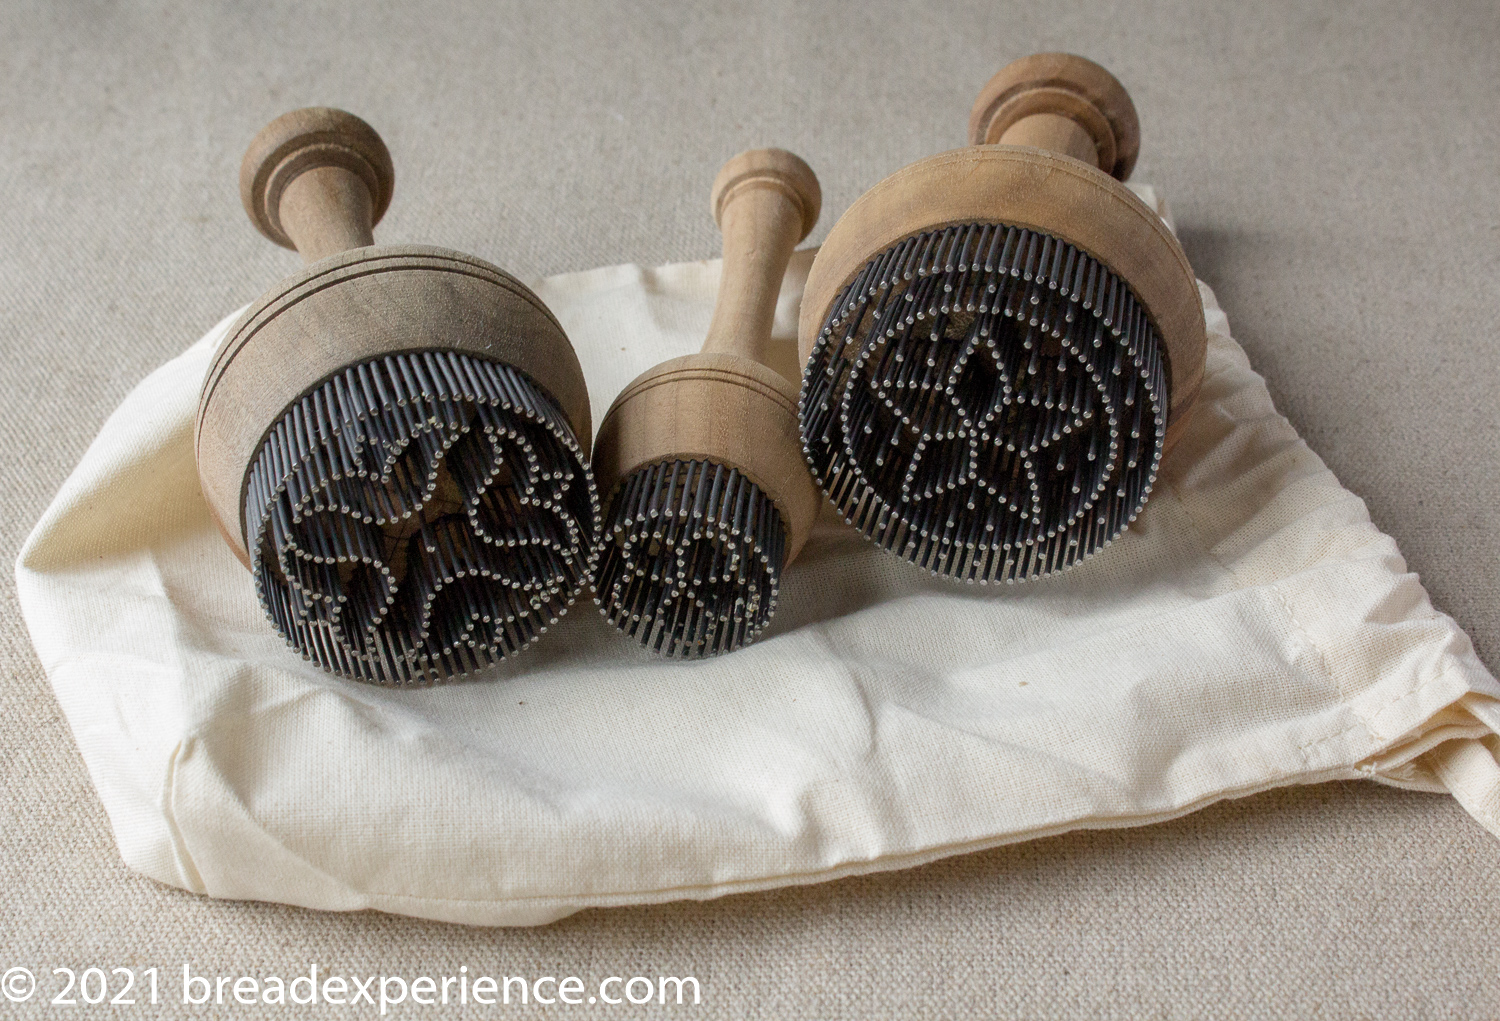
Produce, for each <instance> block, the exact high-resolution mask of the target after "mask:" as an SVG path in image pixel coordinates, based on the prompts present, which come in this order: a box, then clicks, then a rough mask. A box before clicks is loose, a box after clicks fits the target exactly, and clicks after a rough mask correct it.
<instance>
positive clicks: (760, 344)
mask: <svg viewBox="0 0 1500 1021" xmlns="http://www.w3.org/2000/svg"><path fill="white" fill-rule="evenodd" d="M821 203H822V194H821V192H820V190H819V188H818V179H817V177H816V176H815V175H814V174H813V172H812V169H811V168H809V167H808V165H807V164H806V163H804V162H803V161H802V160H801V159H799V158H798V157H796V156H794V155H792V154H791V153H789V152H787V151H786V150H784V149H754V150H751V151H749V152H743V153H740V154H739V155H738V156H736V157H734V159H732V160H730V161H729V162H728V163H726V164H725V165H724V168H723V169H722V170H720V171H719V177H718V180H716V181H715V182H714V189H713V208H714V218H715V219H716V220H717V221H718V223H719V228H720V229H721V230H722V231H723V232H724V271H723V276H722V277H721V278H720V281H719V295H718V298H717V300H716V301H715V302H714V315H713V319H712V320H711V321H710V323H709V326H708V337H707V338H706V339H705V340H704V342H703V351H704V353H706V354H737V355H742V356H744V357H746V358H753V359H754V360H756V361H757V362H760V363H762V364H764V363H765V360H766V358H767V356H768V354H769V351H768V347H769V344H770V340H771V325H772V323H773V322H774V320H775V318H776V299H777V296H778V295H779V294H780V293H781V279H782V277H783V276H785V275H786V267H787V263H788V262H789V261H790V260H791V257H792V250H793V249H795V248H796V247H797V242H799V241H801V240H802V239H803V238H804V237H806V236H807V233H808V231H810V230H812V227H813V224H815V223H816V222H817V220H818V211H819V206H820V205H821Z"/></svg>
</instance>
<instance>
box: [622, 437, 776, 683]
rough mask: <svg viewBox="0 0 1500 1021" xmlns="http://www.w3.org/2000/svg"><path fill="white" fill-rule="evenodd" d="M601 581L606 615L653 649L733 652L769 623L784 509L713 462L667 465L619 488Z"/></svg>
mask: <svg viewBox="0 0 1500 1021" xmlns="http://www.w3.org/2000/svg"><path fill="white" fill-rule="evenodd" d="M608 519H609V530H608V532H607V533H606V537H605V548H604V552H603V554H602V556H601V557H600V560H599V572H598V576H597V579H596V582H595V590H596V592H597V593H598V598H599V600H600V604H601V605H602V606H603V608H604V612H605V616H606V617H607V618H608V619H609V621H610V623H612V624H614V625H615V627H617V628H619V629H620V630H622V631H624V632H625V633H626V634H628V635H631V636H632V637H635V638H638V639H639V640H640V641H641V643H642V644H643V645H645V646H646V647H647V648H649V649H652V650H653V651H656V652H660V653H662V654H664V655H668V656H681V657H684V658H686V657H696V656H710V655H715V654H717V653H721V652H729V651H731V650H733V649H737V648H739V647H740V646H741V645H744V644H745V643H746V642H748V641H750V640H751V639H752V638H754V637H755V635H756V634H757V633H758V632H759V631H760V630H761V629H762V628H764V627H765V626H766V623H767V622H768V621H769V620H770V618H771V613H772V611H773V610H774V608H775V606H776V594H777V591H778V589H779V587H780V584H781V569H782V567H783V565H784V564H785V561H786V546H787V529H786V523H785V522H784V521H783V520H782V517H781V512H780V511H778V510H777V509H776V505H775V503H773V502H772V501H771V499H770V498H769V497H767V496H766V495H765V494H764V493H763V492H761V489H760V487H759V486H757V485H756V484H755V483H754V482H751V481H750V480H749V479H748V478H746V477H745V476H744V475H741V474H740V472H739V470H738V469H736V468H726V467H725V466H723V465H721V464H716V463H714V462H712V461H677V460H671V461H662V462H660V463H657V464H653V465H648V466H646V467H644V468H639V469H637V470H636V471H634V472H632V473H631V474H630V476H629V477H628V478H626V479H625V480H624V481H623V482H622V483H621V484H620V487H619V489H618V490H617V492H616V496H615V499H614V502H613V503H612V504H611V505H610V510H609V514H608Z"/></svg>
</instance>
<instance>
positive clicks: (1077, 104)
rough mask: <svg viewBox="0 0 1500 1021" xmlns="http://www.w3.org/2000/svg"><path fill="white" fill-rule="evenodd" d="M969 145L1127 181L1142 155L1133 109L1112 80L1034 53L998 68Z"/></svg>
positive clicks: (1057, 56) (982, 97) (972, 121)
mask: <svg viewBox="0 0 1500 1021" xmlns="http://www.w3.org/2000/svg"><path fill="white" fill-rule="evenodd" d="M969 144H970V145H996V144H998V145H1023V146H1030V147H1032V148H1035V149H1046V150H1048V151H1051V152H1056V153H1059V154H1061V155H1063V156H1071V157H1073V158H1074V159H1077V160H1082V161H1083V162H1084V163H1087V164H1088V165H1089V166H1092V167H1096V168H1098V169H1099V170H1102V171H1104V172H1105V173H1106V174H1109V175H1110V176H1112V177H1114V178H1116V179H1117V180H1121V181H1123V180H1125V179H1126V178H1127V177H1129V176H1130V171H1131V169H1132V168H1133V167H1134V166H1135V158H1136V155H1137V154H1138V153H1139V152H1140V148H1141V125H1140V120H1139V119H1138V118H1137V117H1136V113H1135V104H1134V103H1132V102H1131V101H1130V94H1129V93H1128V92H1126V91H1125V86H1123V85H1121V84H1120V82H1119V80H1118V79H1116V78H1115V76H1114V75H1112V74H1110V73H1109V72H1108V71H1106V70H1105V69H1104V68H1102V67H1100V66H1099V65H1098V64H1096V63H1094V62H1093V61H1092V60H1088V59H1086V58H1084V57H1078V56H1074V55H1073V54H1071V53H1036V54H1033V55H1031V56H1029V57H1022V58H1021V59H1020V60H1015V61H1012V62H1011V63H1009V64H1007V65H1005V67H1003V68H1001V69H1000V72H999V73H998V74H996V75H995V77H993V78H991V79H990V80H989V82H988V83H987V84H986V85H985V86H984V88H983V89H981V90H980V92H979V98H978V99H976V100H975V101H974V109H973V111H972V112H971V113H970V115H969Z"/></svg>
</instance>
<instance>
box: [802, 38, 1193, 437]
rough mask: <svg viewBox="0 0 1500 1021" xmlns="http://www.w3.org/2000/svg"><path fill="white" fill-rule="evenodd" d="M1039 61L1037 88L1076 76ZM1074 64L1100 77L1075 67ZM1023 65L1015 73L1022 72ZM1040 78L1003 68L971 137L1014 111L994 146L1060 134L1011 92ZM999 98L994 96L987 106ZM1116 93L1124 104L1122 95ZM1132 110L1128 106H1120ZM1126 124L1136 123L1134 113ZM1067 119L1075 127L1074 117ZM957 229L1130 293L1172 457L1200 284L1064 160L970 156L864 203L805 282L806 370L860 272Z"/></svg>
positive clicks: (979, 108) (1129, 206)
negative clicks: (1033, 245) (1153, 356)
mask: <svg viewBox="0 0 1500 1021" xmlns="http://www.w3.org/2000/svg"><path fill="white" fill-rule="evenodd" d="M1041 57H1042V58H1046V60H1044V61H1042V62H1041V66H1042V70H1044V71H1046V72H1047V75H1044V76H1042V80H1043V81H1044V82H1048V83H1055V82H1056V81H1057V80H1058V79H1057V76H1058V75H1059V74H1061V73H1062V71H1063V70H1066V69H1067V68H1068V67H1076V66H1079V65H1076V64H1072V63H1070V62H1069V61H1062V60H1060V59H1057V55H1054V54H1044V55H1041ZM1040 59H1041V58H1027V61H1038V60H1040ZM1070 60H1071V61H1075V62H1081V63H1082V64H1083V65H1087V66H1088V67H1090V68H1097V70H1098V71H1099V72H1100V73H1103V74H1105V75H1108V72H1105V71H1104V70H1103V69H1102V68H1098V65H1094V64H1091V63H1090V62H1088V61H1084V60H1083V58H1081V57H1079V58H1070ZM1027 61H1018V62H1017V64H1021V65H1027ZM1060 69H1061V70H1060ZM1036 77H1037V68H1036V66H1031V65H1027V66H1022V67H1021V68H1020V70H1019V71H1015V72H1013V71H1012V70H1011V68H1009V67H1008V68H1006V69H1005V70H1003V71H1001V73H1000V74H998V75H996V76H995V78H994V79H992V80H991V82H990V84H989V85H987V86H986V87H985V92H984V93H982V94H981V96H980V99H979V101H978V102H976V103H975V107H974V109H975V117H974V118H973V119H971V122H970V123H971V130H972V131H973V132H974V133H975V134H978V135H979V136H980V137H988V135H989V134H993V133H995V132H996V130H997V129H996V128H995V127H994V118H995V116H997V115H996V110H998V109H1001V108H1003V107H1004V106H1005V104H1007V103H1011V104H1015V106H1016V108H1021V109H1028V111H1029V112H1027V114H1026V115H1025V117H1016V118H1014V119H1010V120H1008V121H1004V122H1002V123H1001V127H1000V128H999V129H998V131H999V134H996V136H995V137H1001V135H1003V134H1005V133H1006V132H1007V131H1016V132H1019V133H1020V134H1021V136H1023V137H1028V138H1039V137H1042V136H1043V135H1050V134H1052V133H1054V132H1058V131H1059V130H1060V129H1059V126H1058V125H1057V124H1056V123H1055V122H1053V121H1036V120H1035V118H1036V117H1037V116H1039V115H1042V114H1049V113H1050V114H1054V115H1056V116H1058V117H1059V118H1061V117H1062V116H1063V115H1062V114H1058V113H1057V108H1056V107H1052V108H1048V107H1047V105H1046V104H1041V105H1039V106H1031V107H1029V108H1028V107H1027V106H1026V104H1028V103H1030V102H1031V100H1030V99H1029V98H1028V94H1027V93H1026V92H1024V91H1021V92H1017V91H1016V90H1015V88H1014V87H1013V80H1015V79H1020V80H1022V81H1023V83H1024V82H1026V81H1031V80H1033V79H1034V78H1036ZM1096 79H1097V76H1096V75H1093V73H1092V72H1090V76H1089V77H1088V79H1087V81H1086V83H1085V84H1087V85H1089V87H1090V88H1091V89H1093V90H1094V91H1095V92H1098V93H1102V94H1105V95H1106V96H1108V95H1109V90H1107V89H1104V88H1103V86H1102V85H1101V84H1100V83H1099V82H1098V81H1097V80H1096ZM1113 80H1114V79H1113V78H1112V77H1111V78H1110V81H1113ZM997 83H998V89H997ZM1115 84H1116V86H1117V87H1118V83H1115ZM1039 88H1040V89H1042V90H1043V91H1044V93H1045V96H1044V98H1048V97H1051V98H1055V97H1056V96H1058V95H1062V96H1065V97H1068V98H1066V99H1065V100H1063V103H1064V104H1065V105H1064V107H1063V109H1065V110H1066V109H1072V108H1073V104H1074V103H1076V102H1077V99H1078V96H1079V95H1080V92H1081V86H1080V87H1079V88H1078V89H1074V88H1060V87H1056V85H1055V84H1044V85H1042V86H1039ZM997 91H998V95H991V93H995V92H997ZM1119 92H1120V93H1121V94H1123V92H1124V90H1123V88H1120V89H1119ZM1049 102H1050V98H1049ZM1110 102H1112V103H1114V104H1115V107H1116V108H1115V109H1114V110H1113V112H1112V113H1111V116H1115V117H1119V116H1120V115H1121V114H1120V108H1121V107H1123V104H1122V103H1121V102H1120V101H1119V99H1118V97H1113V98H1110ZM1128 102H1129V97H1128V96H1126V97H1125V99H1124V103H1128ZM986 111H987V113H986ZM1007 116H1008V115H1007ZM1130 116H1131V118H1133V117H1134V109H1133V107H1132V108H1130ZM1069 119H1070V120H1072V121H1073V123H1075V124H1076V123H1079V120H1078V119H1076V118H1069ZM1098 121H1099V123H1108V122H1109V117H1106V116H1105V114H1104V112H1103V111H1099V118H1098ZM1096 126H1097V125H1096ZM1112 130H1113V129H1112ZM1122 130H1123V129H1122ZM1064 134H1065V137H1068V138H1073V139H1075V140H1076V138H1077V136H1076V135H1071V134H1066V133H1064ZM1138 135H1139V132H1138V130H1137V131H1136V137H1137V138H1138ZM1090 137H1094V136H1092V135H1091V136H1090ZM1111 144H1116V145H1125V146H1128V145H1129V144H1130V141H1129V133H1128V132H1126V135H1125V138H1124V141H1123V142H1116V143H1111ZM1104 155H1108V152H1107V151H1106V152H1104ZM1124 157H1128V158H1124ZM1124 157H1122V156H1121V155H1117V156H1116V158H1115V160H1114V162H1113V166H1114V167H1115V168H1116V169H1117V170H1118V169H1119V168H1120V167H1121V166H1124V167H1126V168H1127V169H1128V167H1129V165H1130V164H1132V163H1133V162H1134V158H1135V157H1134V152H1133V151H1130V152H1126V153H1125V154H1124ZM1122 159H1123V160H1124V161H1123V163H1122ZM963 223H1004V224H1008V225H1012V226H1016V227H1028V228H1031V229H1033V230H1039V231H1044V232H1046V233H1049V234H1052V235H1054V236H1057V237H1061V238H1062V239H1063V240H1065V241H1067V242H1068V243H1070V244H1072V245H1074V246H1076V247H1078V248H1080V249H1082V250H1083V251H1085V252H1087V253H1089V254H1090V255H1092V256H1094V257H1095V258H1097V259H1099V260H1100V261H1101V262H1103V263H1104V264H1105V265H1107V266H1109V267H1110V268H1111V269H1112V270H1114V272H1115V273H1117V274H1119V275H1120V276H1121V277H1123V278H1124V279H1125V281H1126V282H1127V283H1129V284H1130V287H1131V289H1132V290H1133V291H1134V292H1135V294H1136V297H1137V298H1138V299H1139V300H1140V302H1141V304H1142V306H1143V307H1144V308H1145V310H1146V312H1147V314H1148V315H1149V316H1150V317H1151V320H1152V322H1153V323H1154V324H1155V326H1156V329H1157V332H1158V333H1159V334H1160V336H1161V338H1162V343H1163V345H1164V346H1165V348H1166V354H1167V361H1168V369H1169V377H1168V379H1169V382H1168V401H1169V411H1168V426H1167V439H1166V447H1167V449H1171V447H1172V446H1173V445H1174V444H1175V443H1176V442H1177V440H1178V438H1179V437H1180V436H1181V435H1182V431H1183V428H1184V427H1185V425H1186V421H1187V414H1188V412H1189V410H1190V409H1191V408H1192V406H1193V402H1194V400H1195V399H1196V398H1197V396H1198V390H1199V387H1200V386H1201V384H1202V380H1203V361H1204V356H1205V353H1206V348H1207V335H1206V332H1205V325H1204V320H1203V306H1202V302H1201V300H1200V299H1199V296H1198V285H1197V281H1196V278H1195V277H1194V275H1193V270H1192V267H1191V266H1190V265H1189V264H1188V261H1187V256H1186V255H1184V254H1183V251H1182V247H1181V245H1179V244H1178V243H1177V239H1176V238H1175V237H1174V236H1173V235H1172V232H1171V231H1170V230H1168V229H1167V226H1166V224H1164V223H1163V222H1162V221H1161V217H1159V216H1157V215H1156V212H1155V211H1154V210H1152V209H1150V208H1149V207H1147V205H1146V204H1145V203H1144V202H1142V201H1141V200H1140V199H1139V198H1137V197H1136V195H1135V194H1134V193H1133V192H1131V191H1130V189H1128V188H1126V187H1125V186H1124V185H1122V184H1120V183H1119V181H1118V180H1116V179H1115V178H1114V177H1111V176H1109V175H1106V174H1104V173H1102V172H1101V171H1100V170H1098V169H1097V168H1096V167H1095V166H1093V165H1091V164H1090V163H1088V162H1086V161H1083V160H1080V159H1079V158H1077V157H1075V156H1072V155H1065V154H1058V153H1055V152H1048V151H1043V150H1040V149H1037V148H1031V147H1022V146H1014V145H1008V144H996V145H989V144H986V145H975V146H972V147H970V148H967V149H956V150H953V151H951V152H945V153H939V154H938V155H936V156H930V157H928V158H927V159H924V160H920V161H918V162H917V163H914V164H912V165H911V166H908V167H906V168H904V169H902V170H899V171H897V172H896V173H894V174H892V175H891V176H890V177H887V178H886V179H885V180H883V181H881V182H880V183H879V184H877V185H876V186H875V187H873V188H871V189H870V190H869V191H867V192H865V194H864V195H862V196H860V198H859V199H858V200H857V201H856V202H855V203H854V204H853V205H852V206H850V207H849V209H848V211H847V212H845V213H844V215H843V216H842V217H840V218H839V221H838V222H837V223H836V224H834V226H833V229H832V230H831V231H829V234H828V239H827V240H826V241H824V242H823V246H822V248H821V249H819V252H818V256H817V258H816V259H815V260H814V261H813V266H812V269H811V271H810V272H809V274H808V279H807V288H806V291H805V292H804V294H803V298H802V310H801V315H800V319H799V323H798V331H797V332H798V352H799V355H800V357H801V360H802V362H803V364H804V365H805V364H806V363H807V359H808V357H809V355H810V354H811V353H812V347H813V344H814V342H815V341H816V340H817V337H818V334H819V332H820V331H821V330H822V328H823V323H824V322H825V321H826V320H827V318H828V312H829V310H830V308H831V306H832V304H833V301H834V300H835V298H837V296H838V294H839V292H840V291H842V290H843V289H844V288H845V287H846V286H848V284H849V283H850V282H851V281H853V279H854V277H855V275H856V274H858V273H859V272H860V270H861V269H863V268H864V265H865V263H866V262H868V261H869V260H870V259H871V258H872V257H874V256H875V255H876V254H878V253H880V252H883V251H885V250H886V249H887V248H889V247H890V246H892V245H894V244H896V243H898V242H900V241H902V240H904V239H906V238H908V237H911V236H913V235H916V234H920V233H923V232H924V231H930V230H937V229H941V228H944V227H949V226H953V225H955V224H963Z"/></svg>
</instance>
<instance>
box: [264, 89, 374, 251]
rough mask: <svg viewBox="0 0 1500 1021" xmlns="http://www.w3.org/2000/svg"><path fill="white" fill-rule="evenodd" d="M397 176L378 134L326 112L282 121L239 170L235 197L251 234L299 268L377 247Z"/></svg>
mask: <svg viewBox="0 0 1500 1021" xmlns="http://www.w3.org/2000/svg"><path fill="white" fill-rule="evenodd" d="M395 181H396V171H395V168H394V167H393V166H392V165H391V154H390V151H389V150H387V149H386V147H385V143H384V142H383V141H381V139H380V136H379V135H378V134H376V132H375V129H374V128H372V127H370V125H368V124H366V123H365V122H364V121H362V120H360V119H359V118H358V117H356V116H354V115H353V114H352V113H346V112H344V111H343V110H335V109H332V108H330V107H324V106H314V107H307V108H306V109H302V110H293V111H292V112H291V113H286V114H282V115H281V116H280V117H278V118H276V119H275V120H274V121H272V122H271V123H270V124H267V125H266V126H265V127H264V128H262V129H261V131H260V134H258V135H256V136H255V140H254V141H253V142H251V143H250V148H249V149H248V150H246V152H245V159H244V161H243V162H242V163H241V164H240V198H241V200H243V202H244V203H245V212H246V213H248V214H249V215H250V222H251V223H254V224H255V226H256V228H257V229H258V230H259V231H260V232H261V233H262V234H264V235H265V236H266V237H268V238H270V239H271V240H272V241H274V242H276V243H277V244H278V245H282V246H283V247H286V248H294V249H296V250H297V252H298V253H299V254H301V256H302V258H303V261H305V262H316V261H317V260H319V259H322V258H326V257H327V256H330V255H333V254H335V253H338V252H342V251H346V250H348V249H350V248H363V247H366V246H368V245H373V244H374V243H375V238H374V236H373V234H372V230H373V229H374V226H375V224H377V223H379V222H380V217H381V216H382V215H384V213H385V210H386V207H387V206H389V205H390V202H391V192H392V191H393V189H394V186H395Z"/></svg>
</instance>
